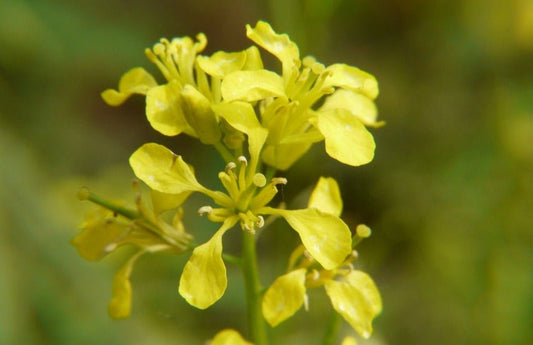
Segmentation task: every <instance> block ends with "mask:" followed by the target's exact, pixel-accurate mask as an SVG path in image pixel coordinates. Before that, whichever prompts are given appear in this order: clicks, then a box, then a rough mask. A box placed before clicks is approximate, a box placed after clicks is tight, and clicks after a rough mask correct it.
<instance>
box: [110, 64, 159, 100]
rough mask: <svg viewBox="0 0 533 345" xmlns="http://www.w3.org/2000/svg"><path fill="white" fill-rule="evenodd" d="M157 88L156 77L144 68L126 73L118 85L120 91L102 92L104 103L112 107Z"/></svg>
mask: <svg viewBox="0 0 533 345" xmlns="http://www.w3.org/2000/svg"><path fill="white" fill-rule="evenodd" d="M156 86H157V82H156V81H155V79H154V77H152V75H151V74H150V73H148V72H146V70H145V69H144V68H142V67H136V68H133V69H131V70H129V71H128V72H126V73H125V74H124V75H123V76H122V77H121V78H120V81H119V83H118V91H116V90H113V89H107V90H105V91H104V92H102V98H103V99H104V101H105V102H106V103H107V104H109V105H112V106H118V105H121V104H122V103H124V101H125V100H126V99H128V98H129V97H130V96H131V95H132V94H134V93H137V94H142V95H144V94H146V93H147V92H148V90H150V89H151V88H153V87H156Z"/></svg>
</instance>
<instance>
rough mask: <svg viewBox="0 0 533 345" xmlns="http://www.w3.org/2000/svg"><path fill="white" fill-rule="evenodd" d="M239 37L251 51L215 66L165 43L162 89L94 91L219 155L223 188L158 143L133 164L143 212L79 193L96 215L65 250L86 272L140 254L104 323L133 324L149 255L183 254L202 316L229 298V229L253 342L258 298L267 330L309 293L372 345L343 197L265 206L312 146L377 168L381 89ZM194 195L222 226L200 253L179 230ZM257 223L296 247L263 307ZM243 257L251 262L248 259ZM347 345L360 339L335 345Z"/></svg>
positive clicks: (219, 57)
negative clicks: (134, 289)
mask: <svg viewBox="0 0 533 345" xmlns="http://www.w3.org/2000/svg"><path fill="white" fill-rule="evenodd" d="M246 35H247V37H248V38H249V39H250V40H251V41H253V42H254V43H255V44H256V45H257V46H256V45H252V46H251V47H249V48H247V49H245V50H243V51H240V52H223V51H219V52H216V53H214V54H212V55H211V56H204V55H200V53H202V52H203V51H204V49H205V47H206V45H207V39H206V37H205V36H204V35H203V34H199V35H197V37H196V40H193V39H192V38H190V37H183V38H175V39H172V40H170V41H169V40H166V39H162V40H161V41H160V42H159V43H157V44H155V45H154V46H153V48H152V49H146V51H145V53H146V56H147V57H148V59H149V60H150V61H151V62H153V63H154V64H155V65H156V66H157V67H158V69H159V70H160V71H161V74H162V75H163V77H164V78H165V81H164V82H163V83H161V84H159V83H158V82H157V81H156V79H155V78H154V77H153V76H152V75H151V74H150V73H149V72H147V71H146V70H145V69H143V68H140V67H136V68H133V69H131V70H130V71H128V72H127V73H126V74H124V75H123V76H122V78H121V79H120V82H119V85H118V90H113V89H108V90H105V91H104V92H103V93H102V98H103V99H104V101H105V102H106V103H108V104H109V105H112V106H118V105H120V104H122V103H123V102H124V101H126V100H127V99H128V98H129V97H130V96H132V95H134V94H141V95H144V96H145V98H146V116H147V119H148V121H149V123H150V125H151V126H152V127H153V128H154V129H155V130H157V131H158V132H160V133H161V134H163V135H166V136H176V135H179V134H182V133H184V134H187V135H189V136H192V137H194V138H197V139H198V140H199V141H200V142H202V143H203V144H206V145H212V146H214V147H215V149H216V150H217V151H218V152H219V153H220V154H221V156H222V158H223V159H224V161H225V163H226V165H225V167H224V169H222V171H220V172H219V173H218V178H219V180H220V183H221V185H222V187H223V190H222V191H221V190H213V189H210V188H207V187H205V186H204V185H203V184H201V183H200V182H199V181H198V180H197V178H196V176H195V173H194V169H193V167H192V166H191V165H189V164H187V163H186V162H185V160H184V159H183V157H182V156H180V155H176V154H174V153H173V152H172V151H171V150H169V149H168V148H166V147H164V146H162V145H159V144H156V143H147V144H144V145H142V146H141V147H140V148H139V149H137V150H136V151H135V152H134V153H133V154H132V155H131V156H130V159H129V163H130V166H131V168H132V170H133V172H134V173H135V175H136V176H137V178H138V179H140V180H141V181H142V182H144V183H145V184H146V185H147V186H148V187H149V188H150V190H151V196H152V207H151V208H150V207H146V206H145V205H144V204H143V203H141V202H140V197H138V198H137V208H136V209H135V210H130V209H125V208H122V207H119V206H117V205H114V204H111V203H109V202H106V201H104V200H102V199H99V198H98V197H96V196H95V195H92V194H91V193H89V192H87V191H84V192H83V193H81V194H82V195H81V196H82V197H83V198H85V199H89V200H91V201H93V202H95V203H96V204H99V205H101V206H103V209H102V210H100V211H98V213H97V214H95V215H92V216H89V217H88V218H87V220H86V222H85V223H84V224H82V232H81V233H80V234H79V235H78V236H77V237H75V238H74V239H73V241H72V243H73V244H74V246H76V248H77V249H78V251H79V253H80V254H81V255H82V256H83V257H85V258H86V259H88V260H99V259H101V258H102V257H104V256H105V255H107V254H108V253H110V252H112V251H114V250H115V249H116V248H118V247H119V246H122V245H133V246H135V247H137V248H138V251H137V252H136V253H135V254H134V255H133V256H132V257H131V258H130V259H129V260H128V261H127V262H126V264H125V265H124V266H123V268H121V269H120V270H119V271H118V272H117V273H116V275H115V279H114V283H113V297H112V300H111V303H110V305H109V313H110V314H111V316H112V317H115V318H121V317H127V316H128V315H129V314H130V309H131V284H130V281H129V277H130V274H131V271H132V267H133V264H134V262H135V261H136V260H137V258H138V257H139V256H141V255H142V254H144V253H146V252H160V251H166V252H171V253H175V254H183V253H185V252H188V251H190V250H192V254H191V256H190V258H189V260H188V261H187V263H186V265H185V267H184V269H183V272H182V274H181V278H180V283H179V293H180V294H181V296H183V297H184V298H185V300H187V302H188V303H190V304H191V305H193V306H195V307H197V308H200V309H205V308H208V307H209V306H211V305H213V304H214V303H215V302H217V301H218V300H219V299H220V298H221V297H222V296H223V294H224V292H225V290H226V287H227V276H226V266H225V262H224V257H223V236H224V234H225V233H226V232H228V231H229V230H231V229H234V228H236V227H237V226H238V227H239V228H240V229H241V231H242V232H243V253H242V258H240V260H236V261H238V263H239V264H240V265H241V266H242V268H243V275H244V276H245V282H246V284H245V285H247V286H246V292H247V296H246V297H247V304H249V305H252V307H251V308H249V314H254V315H256V316H259V317H252V318H250V316H249V319H250V320H252V321H251V322H250V323H253V324H254V325H253V327H251V328H252V332H251V334H252V339H253V340H254V342H257V343H258V344H264V343H266V341H265V340H264V339H265V338H266V337H265V336H264V332H263V331H261V329H262V328H263V326H262V323H263V321H262V318H261V298H263V299H262V314H263V316H264V318H265V319H266V320H267V322H268V323H270V324H271V325H272V326H275V325H277V324H279V323H280V322H282V321H284V320H286V319H287V318H289V317H291V316H292V315H293V314H294V313H296V311H297V310H298V309H300V308H301V306H302V305H304V304H305V303H306V302H305V301H306V289H310V288H316V287H321V286H324V288H325V290H326V293H327V295H328V296H329V298H330V300H331V303H332V306H333V308H334V309H335V310H336V311H337V312H338V313H339V314H340V315H342V316H343V317H344V319H345V320H346V321H347V322H348V323H349V324H350V325H351V326H352V327H353V328H354V329H355V330H356V331H357V332H358V333H359V334H361V335H362V336H363V337H367V336H369V335H370V333H371V332H372V327H371V321H372V319H373V318H374V317H375V316H376V315H377V314H378V313H379V312H380V310H381V299H380V296H379V292H378V290H377V288H376V287H375V285H374V283H373V281H372V280H371V278H370V277H369V276H368V275H366V274H365V273H363V272H361V271H358V270H355V269H353V266H352V261H353V260H354V259H355V256H354V255H353V246H354V245H355V241H357V240H358V239H360V238H361V237H364V236H363V235H364V234H365V232H369V229H368V228H366V227H361V226H359V227H358V230H357V233H356V235H355V237H354V238H353V239H352V234H351V231H350V229H349V228H348V226H347V225H346V224H345V223H344V221H342V219H341V218H340V214H341V211H342V199H341V196H340V191H339V188H338V185H337V183H336V182H335V180H333V179H332V178H321V179H320V180H319V182H318V184H317V186H316V187H315V189H314V191H313V193H312V195H311V198H310V200H309V203H308V207H307V208H304V209H296V210H288V209H285V208H276V207H272V206H270V204H271V202H272V200H273V199H274V197H275V196H276V194H277V192H278V186H279V185H283V184H286V183H287V180H286V179H285V178H283V177H274V176H275V173H276V171H277V170H286V169H288V168H290V167H291V166H292V165H293V164H294V163H295V162H296V161H297V160H298V159H299V158H300V157H302V156H303V155H304V154H305V153H306V152H307V151H308V150H309V148H310V147H311V146H312V145H313V144H314V143H317V142H321V141H324V142H325V149H326V152H327V153H328V155H329V156H331V157H332V158H334V159H336V160H338V161H340V162H342V163H344V164H347V165H351V166H358V165H362V164H366V163H368V162H370V161H371V160H372V159H373V156H374V149H375V144H374V139H373V137H372V135H371V134H370V132H369V131H368V130H367V127H379V126H381V125H382V122H378V121H377V110H376V106H375V104H374V99H375V98H376V97H377V95H378V85H377V82H376V80H375V78H374V77H373V76H372V75H370V74H368V73H366V72H364V71H362V70H360V69H358V68H356V67H352V66H349V65H345V64H333V65H331V66H324V65H323V64H321V63H319V62H317V61H316V60H315V59H314V58H313V57H309V56H308V57H304V58H301V57H300V53H299V50H298V46H297V45H296V44H295V43H294V42H292V41H291V40H290V38H289V37H288V36H287V35H286V34H278V33H276V32H275V31H274V30H273V29H272V28H271V26H270V25H269V24H268V23H265V22H262V21H259V22H258V23H257V24H256V26H255V27H253V28H252V27H251V26H249V25H248V26H247V27H246ZM258 47H260V48H262V49H264V50H266V51H267V52H269V53H271V54H273V55H274V56H275V57H276V58H277V59H278V60H279V61H280V62H281V72H280V73H276V72H273V71H270V70H267V69H265V68H264V66H263V62H262V59H261V54H260V51H259V48H258ZM192 193H200V194H203V195H205V196H207V197H208V198H209V199H210V205H206V206H203V207H201V208H200V209H199V210H198V213H199V214H200V215H205V216H206V217H207V218H208V219H209V220H210V221H212V222H215V223H220V224H221V225H220V227H219V228H218V230H216V232H215V233H214V234H213V235H212V236H211V238H210V239H209V240H208V241H207V242H205V243H203V244H200V245H197V246H195V244H194V243H193V237H192V235H191V234H188V233H187V232H185V229H184V227H183V224H182V223H181V216H182V212H183V211H182V208H181V206H182V204H183V203H184V202H185V200H186V199H187V198H188V196H189V195H190V194H192ZM169 210H173V211H174V212H175V217H174V221H173V222H172V224H169V223H167V222H166V221H164V220H163V217H162V213H163V212H166V211H169ZM266 217H275V218H278V217H281V218H284V219H285V221H286V222H287V223H288V224H289V225H290V227H291V228H292V229H293V230H295V231H296V232H297V233H298V235H299V238H300V240H301V242H302V245H301V246H300V247H298V249H297V250H296V251H295V252H294V253H293V255H292V256H291V258H290V259H289V269H288V273H286V274H284V275H282V276H280V277H279V278H278V279H276V280H275V281H274V283H273V284H272V286H271V287H270V288H269V289H268V290H267V291H266V293H265V294H264V296H262V295H261V291H262V290H261V286H260V284H259V278H258V274H257V272H256V271H257V270H256V268H255V266H256V265H257V263H256V261H257V260H256V253H255V247H254V246H255V236H256V235H257V233H256V231H257V230H258V229H261V228H263V227H264V225H265V223H266V219H265V218H266ZM361 231H362V232H361ZM367 235H368V234H367ZM250 246H252V247H253V250H247V249H249V247H250ZM247 259H248V260H247ZM250 311H251V312H250ZM258 320H259V321H258ZM254 327H255V328H254ZM213 344H250V343H248V342H247V341H245V340H244V339H243V338H242V337H241V336H240V335H239V334H238V333H237V332H235V331H232V330H225V331H222V332H221V333H219V334H218V335H217V336H216V337H215V339H213ZM348 344H355V340H354V339H353V338H347V339H346V340H345V341H343V345H348Z"/></svg>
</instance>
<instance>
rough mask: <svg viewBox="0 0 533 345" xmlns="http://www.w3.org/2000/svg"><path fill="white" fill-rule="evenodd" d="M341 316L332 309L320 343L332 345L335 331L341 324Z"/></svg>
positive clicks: (334, 340)
mask: <svg viewBox="0 0 533 345" xmlns="http://www.w3.org/2000/svg"><path fill="white" fill-rule="evenodd" d="M341 322H342V319H341V316H340V315H339V313H337V312H336V311H333V314H331V317H330V319H329V323H328V328H326V333H325V334H324V338H323V339H322V345H334V344H336V340H337V333H338V332H339V328H340V326H341Z"/></svg>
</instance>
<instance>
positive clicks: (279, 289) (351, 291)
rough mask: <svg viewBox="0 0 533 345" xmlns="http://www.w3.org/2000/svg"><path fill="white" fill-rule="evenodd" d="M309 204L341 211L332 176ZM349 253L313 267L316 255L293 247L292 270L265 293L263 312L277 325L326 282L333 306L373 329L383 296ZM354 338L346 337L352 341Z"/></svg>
mask: <svg viewBox="0 0 533 345" xmlns="http://www.w3.org/2000/svg"><path fill="white" fill-rule="evenodd" d="M308 206H309V208H318V209H322V210H323V211H324V212H326V213H327V214H333V215H340V213H341V210H342V200H341V198H340V192H339V189H338V185H337V183H336V182H335V180H334V179H332V178H327V179H326V178H321V179H320V180H319V182H318V184H317V186H316V187H315V189H314V191H313V193H312V195H311V198H310V200H309V205H308ZM357 233H358V235H359V236H360V237H368V236H369V235H370V229H369V228H368V227H366V226H364V225H360V226H358V228H357ZM354 258H355V255H350V256H349V257H348V258H346V260H344V261H343V262H342V263H341V264H339V265H338V266H336V267H333V268H331V267H330V268H320V269H316V268H313V265H314V258H313V256H312V255H310V254H309V253H308V252H306V250H305V248H303V247H299V248H297V250H295V251H294V253H293V254H292V256H291V258H290V262H289V272H288V273H286V274H285V275H282V276H280V277H278V278H277V279H276V280H275V281H274V282H273V284H272V285H271V286H270V287H269V289H268V290H267V291H266V293H265V295H264V297H263V315H264V317H265V319H266V320H267V322H268V323H269V324H270V325H272V326H276V325H278V324H279V323H281V322H283V321H284V320H286V319H287V318H289V317H291V316H292V315H294V313H296V311H298V309H300V308H301V307H302V305H307V295H306V289H307V288H316V287H321V286H324V288H325V290H326V293H327V295H328V297H329V299H330V301H331V304H332V306H333V308H334V309H335V310H336V311H337V312H338V313H339V314H340V315H341V316H342V317H343V318H344V319H345V320H346V321H347V322H348V323H349V324H350V325H351V326H352V327H353V328H354V329H355V331H357V332H358V333H359V334H360V335H361V336H362V337H364V338H368V337H369V336H370V335H371V333H372V324H371V322H372V319H373V318H374V317H375V316H376V315H377V314H379V313H380V312H381V297H380V295H379V292H378V289H377V288H376V286H375V284H374V282H373V281H372V279H371V278H370V277H369V276H368V275H367V274H366V273H364V272H362V271H359V270H355V269H353V267H352V264H351V261H353V259H354ZM349 341H351V340H347V342H348V343H349Z"/></svg>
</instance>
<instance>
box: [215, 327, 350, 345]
mask: <svg viewBox="0 0 533 345" xmlns="http://www.w3.org/2000/svg"><path fill="white" fill-rule="evenodd" d="M207 345H253V343H250V342H248V341H246V340H244V338H243V337H242V336H241V335H240V333H239V332H237V331H235V330H233V329H224V330H222V331H220V332H218V333H217V334H216V335H215V337H214V338H213V339H211V340H210V341H208V342H207ZM341 345H357V342H356V340H355V339H354V338H353V337H350V336H348V337H345V338H344V339H343V340H342V343H341Z"/></svg>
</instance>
